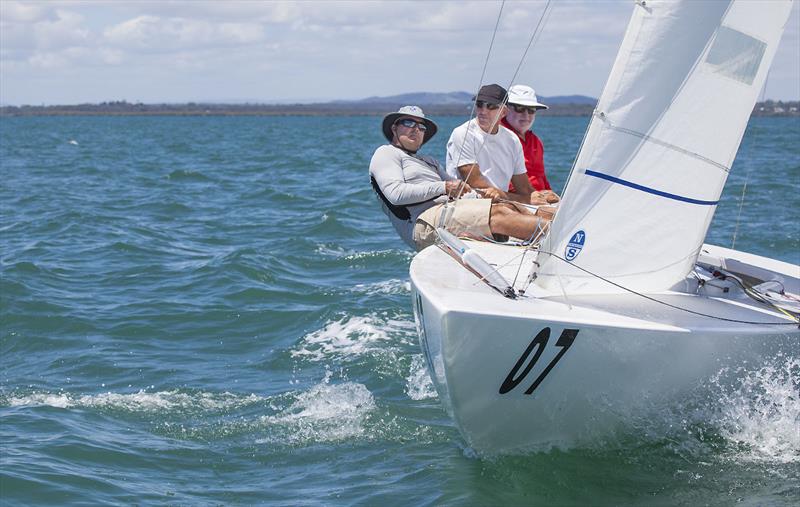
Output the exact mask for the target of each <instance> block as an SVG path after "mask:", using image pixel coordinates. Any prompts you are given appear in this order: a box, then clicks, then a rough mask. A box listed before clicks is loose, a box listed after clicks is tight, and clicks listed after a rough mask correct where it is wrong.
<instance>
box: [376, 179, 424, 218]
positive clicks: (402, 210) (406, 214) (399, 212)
mask: <svg viewBox="0 0 800 507" xmlns="http://www.w3.org/2000/svg"><path fill="white" fill-rule="evenodd" d="M369 182H370V183H371V184H372V189H373V190H374V191H375V193H376V194H378V197H380V198H381V201H383V204H385V205H386V207H387V208H388V209H389V211H391V212H392V215H394V216H396V217H397V218H399V219H400V220H411V212H410V211H408V206H416V205H418V204H424V203H426V202H430V201H433V200H434V199H436V198H437V197H439V196H436V197H433V198H431V199H427V200H425V201H420V202H414V203H411V204H407V205H405V206H401V205H399V204H392V203H391V201H389V199H387V198H386V196H385V195H383V192H382V191H381V187H379V186H378V182H377V181H375V177H374V176H372V175H370V176H369Z"/></svg>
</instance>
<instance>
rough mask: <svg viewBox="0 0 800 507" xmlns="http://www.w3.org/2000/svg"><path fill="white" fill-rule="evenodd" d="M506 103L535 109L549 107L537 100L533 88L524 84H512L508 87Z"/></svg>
mask: <svg viewBox="0 0 800 507" xmlns="http://www.w3.org/2000/svg"><path fill="white" fill-rule="evenodd" d="M508 103H509V104H516V105H518V106H529V107H535V108H537V109H549V107H548V106H546V105H544V104H542V103H541V102H539V99H538V98H536V92H535V91H534V90H533V88H531V87H530V86H525V85H514V86H512V87H511V88H509V89H508Z"/></svg>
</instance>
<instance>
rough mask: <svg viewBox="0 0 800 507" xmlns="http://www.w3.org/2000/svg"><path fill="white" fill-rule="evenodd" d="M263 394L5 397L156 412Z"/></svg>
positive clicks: (230, 404) (22, 402) (25, 402)
mask: <svg viewBox="0 0 800 507" xmlns="http://www.w3.org/2000/svg"><path fill="white" fill-rule="evenodd" d="M262 400H263V398H261V397H259V396H257V395H255V394H249V395H241V394H233V393H229V392H224V393H210V392H198V393H182V392H179V391H156V392H147V391H145V390H140V391H138V392H135V393H127V394H123V393H112V392H106V393H100V394H83V395H81V394H73V393H64V392H60V393H30V394H25V395H11V396H9V397H8V398H7V399H6V403H5V404H6V405H7V406H11V407H20V406H49V407H56V408H65V409H71V408H102V409H114V410H125V411H129V412H159V413H163V412H164V411H172V412H182V411H198V410H199V411H220V410H230V409H234V408H239V407H243V406H246V405H250V404H253V403H257V402H259V401H262Z"/></svg>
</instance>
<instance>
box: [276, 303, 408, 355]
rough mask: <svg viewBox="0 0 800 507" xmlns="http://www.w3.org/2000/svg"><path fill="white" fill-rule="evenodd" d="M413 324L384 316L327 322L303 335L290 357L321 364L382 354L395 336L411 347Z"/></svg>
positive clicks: (344, 318) (351, 317)
mask: <svg viewBox="0 0 800 507" xmlns="http://www.w3.org/2000/svg"><path fill="white" fill-rule="evenodd" d="M415 329H416V328H415V326H414V323H413V322H412V321H409V320H400V319H393V318H389V317H387V316H386V315H385V314H380V315H379V314H370V315H366V316H356V317H353V316H345V317H341V318H339V319H337V320H329V321H328V322H327V323H326V324H325V326H324V327H323V328H322V329H318V330H316V331H313V332H311V333H309V334H307V335H305V336H304V337H303V338H302V339H301V340H300V346H299V348H298V349H297V350H293V351H292V352H291V355H292V357H295V358H305V359H309V360H311V361H324V360H327V359H329V358H333V357H347V358H353V357H357V356H362V355H365V354H369V353H372V352H376V351H385V350H386V348H387V344H389V343H391V342H392V341H393V339H394V338H395V337H396V336H400V337H401V339H403V340H404V341H405V342H406V343H412V342H413V340H412V339H411V336H413V335H414V333H415Z"/></svg>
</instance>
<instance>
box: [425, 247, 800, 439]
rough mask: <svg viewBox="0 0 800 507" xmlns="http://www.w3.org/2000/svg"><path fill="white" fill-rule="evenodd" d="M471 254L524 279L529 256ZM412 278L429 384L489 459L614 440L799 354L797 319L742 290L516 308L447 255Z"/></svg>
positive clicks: (768, 266) (780, 266)
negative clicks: (663, 409)
mask: <svg viewBox="0 0 800 507" xmlns="http://www.w3.org/2000/svg"><path fill="white" fill-rule="evenodd" d="M470 246H471V247H473V248H476V249H478V250H479V251H480V253H481V255H482V256H484V258H486V259H487V260H488V261H489V262H490V263H493V264H495V265H503V264H506V263H507V262H508V261H509V260H511V261H510V262H509V263H508V264H507V265H505V266H504V267H503V268H502V269H500V271H501V273H503V274H504V276H505V277H506V278H507V279H508V280H512V279H513V278H514V274H515V272H516V271H517V269H516V267H515V266H518V265H520V260H519V258H518V257H519V256H518V254H519V253H520V250H518V249H515V248H513V247H505V246H497V245H491V244H480V243H471V244H470ZM706 249H707V250H710V251H712V252H713V253H714V254H715V255H717V257H715V258H725V256H727V258H728V259H731V258H733V257H736V258H738V259H740V260H739V261H738V262H739V263H740V267H741V264H742V263H744V264H746V265H747V266H750V267H751V268H752V269H753V270H754V272H760V273H761V274H764V273H776V275H775V276H779V277H780V278H781V281H782V283H784V284H785V285H788V287H787V289H793V290H794V292H795V293H797V292H798V291H797V289H798V284H800V268H798V267H797V266H793V265H790V264H785V263H781V262H778V261H772V260H770V259H766V258H762V257H757V256H752V255H749V254H743V253H739V252H734V251H731V250H725V249H720V248H718V247H710V246H707V247H706ZM737 254H738V255H737ZM720 255H721V256H722V257H719V256H720ZM528 257H529V259H528V262H525V261H524V260H523V261H522V262H521V264H522V270H521V274H520V278H524V276H525V275H526V274H527V268H528V266H529V261H530V260H532V259H531V258H530V257H531V256H530V254H528ZM515 258H516V260H515ZM742 259H744V261H743V260H742ZM732 262H733V261H732ZM411 281H412V292H413V298H414V310H415V315H416V318H417V325H418V331H419V335H420V343H421V346H422V349H423V352H424V354H425V357H426V359H427V361H428V369H429V372H430V374H431V377H432V379H433V381H434V384H435V385H436V388H437V391H438V393H439V395H440V398H441V399H442V401H443V403H444V405H445V407H446V409H447V411H448V412H449V413H450V415H451V416H452V417H453V419H454V420H455V422H456V424H457V425H458V427H459V428H460V430H461V432H462V434H463V435H464V437H465V439H466V440H467V442H468V443H469V445H470V446H471V447H473V448H474V449H475V450H477V451H478V452H481V453H483V454H498V453H509V452H523V451H525V450H528V449H542V448H549V447H552V446H560V447H569V446H572V445H575V444H578V443H580V442H582V441H587V440H594V439H596V438H600V437H603V436H608V435H609V434H610V433H612V432H613V431H615V429H616V428H618V427H619V426H620V425H622V424H624V423H625V422H626V421H628V420H630V419H631V418H632V417H633V418H635V417H637V416H639V415H641V413H642V412H643V411H647V410H649V409H652V407H654V406H658V405H661V406H663V405H664V404H673V403H675V402H676V401H678V400H680V399H681V398H682V397H684V396H686V395H687V393H689V392H691V391H693V390H695V389H697V388H698V386H702V385H703V383H705V382H708V381H709V380H710V379H711V378H712V377H714V376H715V375H716V374H717V373H718V372H720V371H721V370H723V369H724V368H736V367H740V366H743V365H750V366H752V367H758V366H760V365H762V364H763V363H764V361H765V360H766V359H767V358H770V357H774V356H775V355H776V354H778V353H784V354H793V355H798V354H800V332H799V331H798V328H797V325H796V324H794V325H791V324H790V323H791V319H789V318H788V317H786V316H784V315H781V314H780V313H779V312H775V311H772V310H770V309H769V308H766V307H764V305H760V304H751V302H749V301H747V299H748V298H746V297H744V298H737V297H735V294H734V295H726V296H725V297H710V296H708V295H702V294H701V295H698V294H685V293H679V292H669V293H663V294H659V295H655V296H652V297H653V299H656V300H658V302H656V301H653V300H650V299H644V298H642V297H641V296H637V295H634V294H622V295H615V296H608V295H604V296H601V297H590V296H583V297H572V298H569V299H565V298H564V297H563V296H559V297H554V296H548V297H533V296H527V297H523V298H520V299H517V300H511V299H507V298H504V297H502V296H501V295H500V294H498V293H497V292H496V291H494V290H492V289H491V288H490V287H488V286H487V285H486V284H484V283H483V282H480V281H479V280H478V279H477V277H475V275H474V274H472V273H470V272H469V271H467V270H466V269H465V268H464V267H463V266H461V265H460V264H459V263H458V262H456V261H455V260H454V259H453V258H451V257H450V256H449V255H448V254H446V253H445V252H444V251H443V250H441V249H439V248H437V247H431V248H428V249H426V250H425V251H423V252H421V253H420V254H418V256H417V257H416V258H415V259H414V261H413V262H412V265H411ZM519 285H520V284H519V283H517V287H519ZM664 302H666V303H668V304H671V305H673V306H666V305H665V304H663V303H664ZM675 307H678V308H683V309H691V310H692V311H695V312H698V313H702V314H708V315H714V316H716V317H719V318H709V317H706V316H703V315H697V314H693V313H689V312H687V311H685V310H682V309H677V308H675ZM720 318H721V319H729V320H720ZM734 321H749V322H765V323H770V324H764V325H758V324H752V323H749V324H744V323H741V322H734ZM771 323H782V324H784V325H780V326H775V325H772V324H771ZM785 324H790V325H785Z"/></svg>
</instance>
